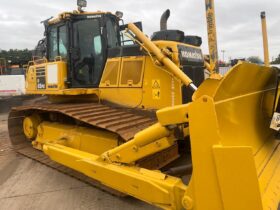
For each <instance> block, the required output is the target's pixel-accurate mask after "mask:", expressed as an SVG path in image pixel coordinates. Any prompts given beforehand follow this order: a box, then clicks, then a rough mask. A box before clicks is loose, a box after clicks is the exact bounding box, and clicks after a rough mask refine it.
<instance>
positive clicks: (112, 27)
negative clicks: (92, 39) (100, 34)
mask: <svg viewBox="0 0 280 210" xmlns="http://www.w3.org/2000/svg"><path fill="white" fill-rule="evenodd" d="M106 28H107V40H108V47H109V48H113V47H117V46H119V40H118V26H117V24H116V22H115V21H114V20H113V19H112V18H109V19H108V20H107V21H106Z"/></svg>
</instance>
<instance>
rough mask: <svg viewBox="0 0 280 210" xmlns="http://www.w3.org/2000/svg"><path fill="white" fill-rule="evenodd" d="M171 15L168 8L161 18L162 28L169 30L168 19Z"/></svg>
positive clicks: (162, 29)
mask: <svg viewBox="0 0 280 210" xmlns="http://www.w3.org/2000/svg"><path fill="white" fill-rule="evenodd" d="M169 17H170V10H169V9H168V10H166V11H165V12H164V13H163V14H162V16H161V18H160V30H161V31H164V30H167V20H168V18H169Z"/></svg>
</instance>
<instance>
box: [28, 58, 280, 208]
mask: <svg viewBox="0 0 280 210" xmlns="http://www.w3.org/2000/svg"><path fill="white" fill-rule="evenodd" d="M245 76H246V77H245ZM236 78H243V79H239V80H236ZM248 78H251V79H248ZM254 78H258V80H255V79H254ZM276 78H277V77H276V71H274V70H272V69H270V68H265V67H261V66H257V65H253V64H246V63H242V64H239V65H237V66H235V67H234V68H233V69H231V70H230V72H229V73H228V74H227V75H226V76H225V77H224V78H223V79H221V80H220V81H217V80H215V82H214V83H212V82H210V81H211V80H212V79H210V80H208V82H206V83H205V84H204V85H203V86H202V87H201V88H202V90H200V89H199V90H198V92H199V94H197V96H196V97H197V98H196V99H195V101H194V102H192V103H189V104H187V105H181V106H175V107H173V108H171V107H170V108H166V109H163V110H159V111H158V112H157V116H158V120H159V121H158V123H156V124H155V125H153V126H151V127H149V128H147V129H145V130H144V131H142V132H139V133H138V134H136V135H135V137H134V139H133V140H131V141H130V142H127V143H125V144H123V145H121V146H118V147H116V148H114V149H111V150H108V151H106V152H103V153H102V154H101V155H96V154H92V153H89V152H85V151H81V150H80V149H79V148H78V147H76V146H71V145H70V144H66V143H65V140H63V141H62V140H61V139H60V140H59V139H57V136H59V135H55V136H53V137H52V135H51V133H52V132H49V133H50V134H49V135H50V136H49V137H46V138H44V140H43V141H40V144H41V148H42V149H43V151H44V152H45V153H46V154H47V155H48V156H49V157H50V158H51V159H53V160H54V161H56V162H58V163H61V164H63V165H66V166H68V167H70V168H73V169H75V170H78V171H80V172H82V173H84V174H86V175H87V176H89V177H91V178H93V179H96V180H98V181H100V182H102V183H103V184H105V185H107V186H109V187H112V188H114V189H116V190H119V191H121V192H123V193H126V194H129V195H132V196H134V197H137V198H139V199H141V200H143V201H146V202H148V203H151V204H153V205H156V206H158V207H161V208H164V209H182V208H185V209H194V210H205V209H213V210H214V209H215V210H219V209H221V210H222V209H226V210H236V209H246V210H247V209H250V210H251V209H252V210H262V209H269V208H270V209H276V208H277V205H278V203H279V200H280V190H279V183H280V164H279V162H280V142H279V141H277V140H275V137H274V134H275V133H274V131H272V130H270V128H269V123H270V119H271V114H272V110H273V102H274V99H273V98H272V97H267V96H269V95H271V94H272V93H275V90H276ZM233 83H234V85H232V84H233ZM213 84H215V85H213ZM208 85H209V87H210V89H211V91H209V92H204V94H203V90H205V88H206V87H205V86H208ZM269 109H271V112H269V111H268V110H269ZM202 110H203V111H202ZM170 116H174V117H170ZM185 123H189V126H190V127H189V128H190V139H191V154H192V164H193V172H192V178H191V180H190V183H189V184H188V186H186V185H184V184H183V183H182V181H181V180H180V179H179V178H175V177H171V176H167V175H166V174H164V173H161V172H158V171H150V170H147V169H143V168H138V167H136V166H134V164H133V162H134V161H135V160H137V159H138V158H142V157H145V156H147V155H149V154H151V153H153V152H156V151H159V149H158V148H159V147H158V146H159V145H162V146H163V147H164V142H166V143H168V144H170V145H172V142H174V141H176V139H175V138H174V137H173V129H174V127H176V125H182V124H185ZM42 126H43V127H44V126H54V129H56V125H53V124H51V125H49V124H45V123H44V124H42ZM58 127H59V126H58ZM64 129H65V128H64V126H63V127H62V128H61V131H63V130H64ZM39 133H40V132H39ZM83 133H87V132H86V131H83ZM185 135H187V133H186V134H185ZM71 136H72V135H71ZM73 136H75V135H73ZM37 138H38V140H36V141H35V142H37V141H39V140H40V137H37ZM94 139H95V137H93V138H92V141H94ZM33 144H34V145H36V144H35V143H33ZM92 145H94V143H93V144H92ZM147 147H148V148H147ZM144 148H146V149H144ZM277 186H278V188H277Z"/></svg>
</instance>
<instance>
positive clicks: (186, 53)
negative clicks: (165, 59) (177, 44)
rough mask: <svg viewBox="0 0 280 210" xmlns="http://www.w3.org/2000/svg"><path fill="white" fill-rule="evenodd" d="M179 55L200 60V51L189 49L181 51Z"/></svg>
mask: <svg viewBox="0 0 280 210" xmlns="http://www.w3.org/2000/svg"><path fill="white" fill-rule="evenodd" d="M181 55H182V57H183V58H187V59H194V60H202V59H203V58H202V55H201V53H198V52H190V51H181Z"/></svg>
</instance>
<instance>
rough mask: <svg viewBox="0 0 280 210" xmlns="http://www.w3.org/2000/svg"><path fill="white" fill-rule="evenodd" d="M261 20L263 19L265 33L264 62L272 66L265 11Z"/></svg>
mask: <svg viewBox="0 0 280 210" xmlns="http://www.w3.org/2000/svg"><path fill="white" fill-rule="evenodd" d="M261 20H262V34H263V50H264V64H265V66H270V62H269V50H268V38H267V26H266V14H265V12H261Z"/></svg>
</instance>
